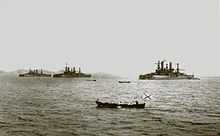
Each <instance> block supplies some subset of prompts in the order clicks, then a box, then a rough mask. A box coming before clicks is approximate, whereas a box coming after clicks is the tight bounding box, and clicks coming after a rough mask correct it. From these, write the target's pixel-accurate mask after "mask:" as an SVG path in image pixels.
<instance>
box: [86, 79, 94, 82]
mask: <svg viewBox="0 0 220 136" xmlns="http://www.w3.org/2000/svg"><path fill="white" fill-rule="evenodd" d="M86 81H94V82H95V81H96V79H88V80H86Z"/></svg>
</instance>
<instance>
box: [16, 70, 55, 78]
mask: <svg viewBox="0 0 220 136" xmlns="http://www.w3.org/2000/svg"><path fill="white" fill-rule="evenodd" d="M18 76H19V77H51V74H45V73H43V70H42V69H40V70H38V69H34V70H31V69H29V71H28V72H27V73H24V74H19V75H18Z"/></svg>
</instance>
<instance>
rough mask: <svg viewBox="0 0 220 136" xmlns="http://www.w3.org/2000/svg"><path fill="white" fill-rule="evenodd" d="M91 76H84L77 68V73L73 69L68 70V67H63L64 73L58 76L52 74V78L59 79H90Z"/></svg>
mask: <svg viewBox="0 0 220 136" xmlns="http://www.w3.org/2000/svg"><path fill="white" fill-rule="evenodd" d="M91 76H92V75H91V74H85V73H82V72H81V68H79V70H78V72H77V71H76V69H75V67H73V68H70V67H69V66H67V65H66V66H65V69H64V72H63V73H59V74H54V75H53V77H61V78H75V77H76V78H77V77H78V78H79V77H91Z"/></svg>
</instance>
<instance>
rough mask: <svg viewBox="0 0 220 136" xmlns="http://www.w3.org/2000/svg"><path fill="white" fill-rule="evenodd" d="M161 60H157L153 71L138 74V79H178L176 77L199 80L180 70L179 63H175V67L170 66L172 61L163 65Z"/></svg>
mask: <svg viewBox="0 0 220 136" xmlns="http://www.w3.org/2000/svg"><path fill="white" fill-rule="evenodd" d="M164 62H165V60H163V61H161V62H160V61H158V62H157V63H156V64H157V69H156V70H155V72H152V73H148V74H143V75H140V76H139V79H140V80H178V79H188V80H199V78H196V77H194V75H187V74H185V73H182V72H180V68H179V63H177V68H176V69H174V68H172V62H169V67H168V63H167V64H166V67H165V66H164Z"/></svg>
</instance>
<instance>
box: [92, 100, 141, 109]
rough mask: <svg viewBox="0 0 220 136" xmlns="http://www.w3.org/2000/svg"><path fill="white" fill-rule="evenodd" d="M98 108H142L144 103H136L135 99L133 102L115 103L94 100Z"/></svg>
mask: <svg viewBox="0 0 220 136" xmlns="http://www.w3.org/2000/svg"><path fill="white" fill-rule="evenodd" d="M96 104H97V107H98V108H144V107H145V103H140V104H139V103H138V102H137V101H136V103H135V104H117V103H107V102H100V101H98V100H97V101H96Z"/></svg>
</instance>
